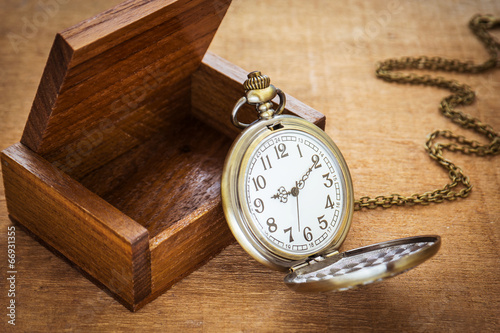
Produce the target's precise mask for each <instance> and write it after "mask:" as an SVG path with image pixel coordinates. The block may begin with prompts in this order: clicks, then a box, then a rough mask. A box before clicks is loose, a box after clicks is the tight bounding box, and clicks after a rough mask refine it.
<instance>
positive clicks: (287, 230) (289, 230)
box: [283, 227, 293, 243]
mask: <svg viewBox="0 0 500 333" xmlns="http://www.w3.org/2000/svg"><path fill="white" fill-rule="evenodd" d="M283 231H284V232H285V234H286V233H287V232H290V243H291V242H293V237H292V227H290V228H288V229H285V230H283Z"/></svg>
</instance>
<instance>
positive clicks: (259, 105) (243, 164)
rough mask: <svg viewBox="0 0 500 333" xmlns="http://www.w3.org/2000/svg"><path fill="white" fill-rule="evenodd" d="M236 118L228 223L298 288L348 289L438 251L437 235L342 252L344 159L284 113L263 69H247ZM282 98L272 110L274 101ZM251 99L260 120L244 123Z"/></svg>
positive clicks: (348, 195)
mask: <svg viewBox="0 0 500 333" xmlns="http://www.w3.org/2000/svg"><path fill="white" fill-rule="evenodd" d="M244 88H245V96H244V97H242V98H241V99H240V100H238V102H237V103H236V105H235V106H234V108H233V111H232V123H233V124H234V125H235V126H237V127H239V128H244V130H243V131H242V132H241V134H240V135H239V136H238V137H237V138H236V140H235V141H234V143H233V145H232V147H231V148H230V150H229V153H228V155H227V157H226V161H225V164H224V170H223V174H222V180H221V195H222V205H223V209H224V214H225V217H226V220H227V222H228V225H229V227H230V229H231V231H232V233H233V235H234V237H235V238H236V240H237V241H238V242H239V244H240V245H241V246H242V247H243V249H244V250H245V251H246V252H248V253H249V254H250V255H251V256H252V257H253V258H254V259H256V260H257V261H259V262H261V263H262V264H264V265H266V266H268V267H270V268H273V269H277V270H281V271H289V274H288V275H287V276H286V277H285V284H286V285H287V286H288V287H290V288H291V289H294V290H297V291H326V290H344V289H350V288H352V287H355V286H358V285H362V284H368V283H371V282H374V281H377V280H381V279H384V278H387V277H391V276H394V275H396V274H399V273H402V272H404V271H406V270H408V269H410V268H413V267H415V266H416V265H418V264H420V263H422V262H423V261H425V260H427V259H429V258H430V257H432V256H433V255H434V254H435V253H437V251H438V249H439V246H440V242H441V241H440V237H439V236H420V237H410V238H405V239H399V240H393V241H389V242H384V243H379V244H375V245H371V246H367V247H363V248H359V249H355V250H351V251H347V252H343V253H339V252H338V249H339V247H340V246H341V244H342V242H343V241H344V239H345V238H346V236H347V233H348V231H349V228H350V225H351V220H352V215H353V204H354V198H353V186H352V181H351V176H350V174H349V169H348V167H347V163H346V162H345V160H344V158H343V156H342V154H341V152H340V150H339V149H338V147H337V146H336V145H335V143H334V142H333V140H332V139H331V138H330V137H329V136H328V135H327V134H326V133H325V132H324V131H322V130H321V129H320V128H318V127H317V126H316V125H314V124H312V123H310V122H309V121H307V120H305V119H302V118H299V117H296V116H291V115H282V113H283V110H284V108H285V103H286V96H285V94H284V93H283V92H282V91H281V90H280V89H278V88H276V87H275V86H273V85H272V84H271V82H270V78H269V77H268V76H266V75H263V74H262V73H261V72H259V71H255V72H251V73H250V74H248V79H247V80H246V81H245V83H244ZM276 96H279V105H278V107H277V108H276V110H275V109H274V108H275V107H274V105H273V103H272V102H271V100H272V99H273V98H274V97H276ZM246 103H248V104H250V105H254V106H255V107H256V110H257V112H258V116H259V117H258V119H257V120H256V121H255V122H253V123H252V124H245V123H241V122H240V121H239V120H238V112H239V110H240V108H241V107H242V106H243V105H244V104H246Z"/></svg>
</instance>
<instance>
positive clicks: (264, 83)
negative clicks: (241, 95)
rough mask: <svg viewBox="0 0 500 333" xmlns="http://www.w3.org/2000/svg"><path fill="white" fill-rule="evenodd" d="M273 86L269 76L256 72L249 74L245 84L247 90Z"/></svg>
mask: <svg viewBox="0 0 500 333" xmlns="http://www.w3.org/2000/svg"><path fill="white" fill-rule="evenodd" d="M270 85H271V79H270V78H269V76H267V75H264V74H262V73H261V72H260V71H254V72H251V73H249V74H248V79H247V80H246V81H245V83H243V87H245V90H255V89H265V88H267V87H269V86H270Z"/></svg>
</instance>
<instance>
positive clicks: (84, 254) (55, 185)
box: [2, 144, 151, 308]
mask: <svg viewBox="0 0 500 333" xmlns="http://www.w3.org/2000/svg"><path fill="white" fill-rule="evenodd" d="M2 170H3V176H4V184H5V195H6V199H7V208H8V210H9V213H10V215H11V216H12V217H13V218H14V219H15V220H17V221H18V222H20V223H21V224H22V225H24V226H25V227H26V228H27V229H29V230H30V231H31V232H33V233H34V234H35V235H36V236H37V237H39V238H40V239H42V240H43V241H44V242H46V243H47V244H48V245H50V246H51V247H53V248H54V249H56V250H57V251H59V252H60V253H61V254H62V255H64V256H65V257H66V258H68V259H69V260H71V261H72V262H73V263H75V264H76V265H78V266H79V267H80V268H81V269H83V270H84V271H86V272H87V273H88V274H90V275H91V276H92V277H93V278H95V279H97V280H98V281H99V282H101V283H102V284H103V285H104V286H106V287H107V288H109V290H110V291H111V292H112V293H114V294H116V295H117V296H118V298H120V299H121V300H122V301H123V302H124V303H126V304H127V305H128V306H129V308H133V306H134V304H137V303H138V302H140V301H141V300H142V299H144V298H145V297H147V296H149V294H150V293H151V276H150V253H149V235H148V232H147V230H146V229H145V228H143V227H142V226H140V225H139V224H137V223H136V222H135V221H133V220H131V219H130V218H128V217H127V216H125V215H124V214H122V213H121V212H120V211H118V210H116V209H115V208H114V207H112V206H111V205H109V204H107V203H106V202H104V200H102V199H101V198H99V197H97V196H96V195H95V194H93V193H91V192H90V191H88V190H87V189H86V188H85V187H83V186H82V185H81V184H79V183H77V182H76V181H74V180H73V179H71V178H70V177H69V176H67V175H65V174H63V173H62V172H60V171H59V170H57V169H56V168H54V167H53V166H52V165H51V164H50V163H48V162H47V161H45V160H44V159H43V158H41V157H40V156H38V155H37V154H35V153H33V152H32V151H31V150H29V149H28V148H26V147H25V146H23V145H22V144H16V145H13V146H11V147H9V148H7V149H6V150H5V151H3V152H2Z"/></svg>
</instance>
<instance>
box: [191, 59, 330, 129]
mask: <svg viewBox="0 0 500 333" xmlns="http://www.w3.org/2000/svg"><path fill="white" fill-rule="evenodd" d="M247 74H248V72H247V71H245V70H243V69H242V68H240V67H238V66H236V65H234V64H232V63H230V62H229V61H227V60H225V59H223V58H221V57H219V56H217V55H215V54H213V53H211V52H207V54H206V55H205V57H204V58H203V61H202V63H201V66H200V68H199V69H198V70H197V71H196V72H195V73H194V74H193V76H192V89H191V90H192V93H191V107H192V112H193V114H194V115H195V116H197V117H198V118H199V119H201V120H203V121H204V122H206V123H207V124H210V125H211V126H212V127H214V128H216V129H217V130H219V131H220V132H222V133H224V134H226V135H227V136H229V137H230V138H235V137H236V136H237V135H238V134H239V133H240V131H241V129H239V128H236V127H235V126H234V125H233V124H232V123H231V111H232V110H233V107H234V105H235V104H236V102H237V101H238V100H239V99H240V98H241V97H242V96H244V94H245V90H244V88H243V82H244V81H245V80H246V78H247ZM286 99H287V102H286V107H285V111H284V113H285V114H292V115H296V116H298V117H302V118H304V119H306V120H308V121H310V122H312V123H314V124H316V125H317V126H318V127H320V128H321V129H324V128H325V116H324V115H323V114H322V113H320V112H318V111H316V110H314V109H313V108H311V107H309V106H307V105H305V104H304V103H302V102H300V101H299V100H297V99H296V98H294V97H293V96H290V95H288V94H287V95H286ZM273 102H274V103H275V104H276V103H277V102H279V100H278V97H276V98H275V99H274V100H273ZM255 119H256V112H255V108H254V107H252V106H250V105H244V106H243V107H242V108H241V111H240V113H238V120H240V121H241V122H246V123H250V122H253V121H254V120H255Z"/></svg>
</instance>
